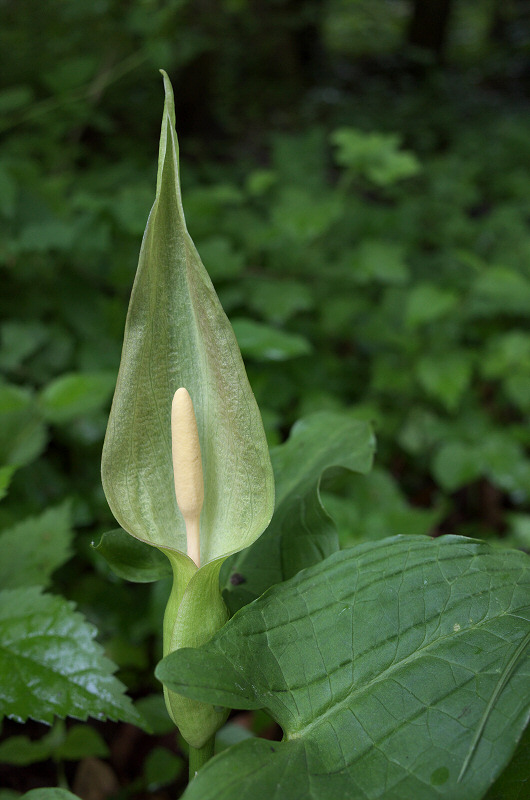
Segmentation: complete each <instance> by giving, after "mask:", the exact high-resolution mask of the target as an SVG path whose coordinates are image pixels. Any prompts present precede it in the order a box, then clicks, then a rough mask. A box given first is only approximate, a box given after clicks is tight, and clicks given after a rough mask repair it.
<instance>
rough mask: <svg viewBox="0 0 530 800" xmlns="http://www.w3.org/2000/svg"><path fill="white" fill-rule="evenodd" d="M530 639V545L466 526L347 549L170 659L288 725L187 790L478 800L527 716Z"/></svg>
mask: <svg viewBox="0 0 530 800" xmlns="http://www.w3.org/2000/svg"><path fill="white" fill-rule="evenodd" d="M529 641H530V569H529V559H528V556H527V555H525V554H524V553H521V552H518V551H499V550H497V549H493V548H490V547H489V546H488V545H486V544H484V543H481V542H476V541H473V540H471V539H464V538H461V537H452V536H451V537H442V538H439V539H435V540H431V539H428V538H427V537H419V536H418V537H417V536H413V537H395V538H393V539H386V540H383V541H380V542H376V543H370V544H364V545H360V546H358V547H354V548H351V549H349V550H345V551H342V552H339V553H335V554H334V555H332V556H330V557H329V558H328V559H327V560H326V561H323V562H321V563H320V564H318V565H316V566H314V567H311V568H309V569H307V570H304V571H302V572H301V573H299V574H298V575H297V576H295V577H294V578H292V579H291V580H290V581H287V582H286V583H284V584H280V585H279V586H275V587H273V588H272V589H271V590H269V591H268V592H267V593H266V594H265V595H264V596H263V597H261V598H259V599H258V600H256V601H255V602H254V603H251V604H250V605H248V606H246V607H245V608H243V609H241V611H239V612H238V613H237V614H236V615H235V616H234V617H233V618H232V619H231V620H230V622H229V623H228V624H227V625H226V626H225V627H224V628H223V629H222V630H221V631H219V632H218V633H217V634H216V635H215V636H214V637H213V638H212V640H211V641H210V642H208V643H207V644H206V645H204V646H203V647H201V648H199V649H197V650H190V649H188V650H181V651H179V652H176V653H173V654H172V655H170V656H169V657H168V658H166V659H165V660H164V661H162V662H161V664H160V665H159V666H158V668H157V675H158V677H159V678H160V679H161V680H163V681H164V682H165V683H166V684H168V685H169V686H171V688H172V689H173V690H174V691H178V692H182V693H185V694H186V695H188V696H190V697H194V698H200V699H202V700H205V701H208V702H210V703H217V704H219V705H226V706H231V707H237V708H246V709H256V708H266V709H267V710H268V711H269V713H270V714H271V715H272V716H273V717H274V719H276V720H277V721H278V722H279V724H280V725H281V726H282V728H283V730H284V739H283V741H282V742H278V743H276V742H274V743H271V742H266V741H264V740H261V739H254V740H250V741H248V742H243V743H242V744H240V745H236V746H235V747H233V748H232V749H230V750H228V751H226V752H225V753H222V754H220V755H219V756H217V757H216V758H214V759H213V760H212V761H210V762H209V763H208V764H207V765H206V766H205V767H204V768H203V769H202V770H201V771H200V772H199V775H198V777H197V778H196V779H195V780H194V781H193V782H192V784H191V785H190V787H189V789H188V790H187V791H186V793H185V797H186V799H187V800H196V798H201V800H213V798H215V799H216V800H228V798H232V797H234V796H238V797H247V796H256V797H271V798H272V797H276V798H280V797H282V798H284V797H285V798H289V800H293V799H294V798H300V799H301V798H308V799H309V800H328V798H329V800H338V799H339V800H346V798H347V799H348V800H361V799H362V800H368V798H370V800H374V798H384V800H410V798H415V799H416V798H417V799H418V800H431V798H438V797H447V798H451V800H478V798H481V797H482V796H483V794H484V793H485V792H486V790H487V788H488V786H489V785H490V784H491V783H492V782H493V780H494V779H495V778H496V776H497V775H498V774H499V773H500V771H501V770H502V769H503V767H504V766H505V765H506V764H507V763H508V761H509V759H510V757H511V756H512V754H513V752H514V749H515V747H516V744H517V741H518V739H519V738H520V736H521V734H522V731H523V729H524V727H525V725H526V723H527V721H528V717H529V711H530V659H529V658H528V649H529V648H528V645H529ZM466 764H467V767H466V768H465V769H464V770H463V768H464V766H465V765H466ZM462 771H463V775H462V776H461V774H462ZM460 776H461V780H460V781H459V777H460ZM251 793H252V795H251Z"/></svg>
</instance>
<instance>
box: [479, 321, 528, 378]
mask: <svg viewBox="0 0 530 800" xmlns="http://www.w3.org/2000/svg"><path fill="white" fill-rule="evenodd" d="M481 368H482V373H483V375H484V377H486V378H503V377H505V376H509V375H510V374H511V373H512V372H515V371H517V372H518V373H519V375H523V374H525V373H526V375H530V334H529V333H526V332H525V331H522V330H513V331H510V332H509V333H504V334H501V335H497V336H495V337H492V339H490V341H489V342H488V347H487V350H486V352H485V354H484V358H483V360H482V365H481Z"/></svg>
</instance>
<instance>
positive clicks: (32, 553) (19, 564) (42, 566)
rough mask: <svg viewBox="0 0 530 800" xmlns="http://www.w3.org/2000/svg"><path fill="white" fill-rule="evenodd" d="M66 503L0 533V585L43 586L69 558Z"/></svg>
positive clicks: (68, 522)
mask: <svg viewBox="0 0 530 800" xmlns="http://www.w3.org/2000/svg"><path fill="white" fill-rule="evenodd" d="M71 541H72V523H71V512H70V504H69V503H63V504H62V505H60V506H56V507H55V508H49V509H48V510H47V511H45V512H44V513H43V514H40V516H38V517H29V518H27V519H25V520H23V521H22V522H19V523H18V524H17V525H14V526H13V527H12V528H9V529H8V530H5V531H2V533H0V552H1V553H2V559H1V560H0V586H1V587H2V589H16V588H17V587H19V586H37V585H39V586H46V585H47V584H48V583H49V581H50V578H51V575H52V573H53V572H54V571H55V570H56V569H57V568H58V567H60V566H61V564H64V563H65V562H66V561H68V559H69V558H70V556H71V554H72V553H71Z"/></svg>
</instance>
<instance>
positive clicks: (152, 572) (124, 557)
mask: <svg viewBox="0 0 530 800" xmlns="http://www.w3.org/2000/svg"><path fill="white" fill-rule="evenodd" d="M92 546H93V548H94V550H96V552H98V553H99V554H100V555H101V556H103V558H104V559H105V560H106V562H107V563H108V565H109V567H110V568H111V569H112V571H113V572H115V573H116V575H118V577H120V578H123V579H124V580H126V581H134V582H137V583H151V582H152V581H157V580H158V579H159V578H163V577H165V576H167V575H172V574H173V571H172V569H171V564H170V563H169V560H168V559H167V558H166V556H165V555H164V554H163V553H161V552H160V550H158V549H157V548H156V547H151V545H149V544H146V543H145V542H141V541H140V540H139V539H135V538H134V537H133V536H131V535H130V534H129V533H127V532H126V531H124V530H123V529H122V528H117V529H116V530H113V531H107V532H106V533H104V534H103V535H102V537H101V539H100V540H99V542H98V544H96V545H94V544H93V545H92Z"/></svg>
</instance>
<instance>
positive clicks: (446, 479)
mask: <svg viewBox="0 0 530 800" xmlns="http://www.w3.org/2000/svg"><path fill="white" fill-rule="evenodd" d="M482 469H483V462H482V457H481V454H480V452H479V451H478V450H477V449H476V448H475V447H474V446H473V445H469V444H464V443H462V442H446V443H445V444H443V445H442V446H441V447H440V449H439V450H438V451H437V453H436V454H435V456H434V459H433V462H432V471H433V475H434V478H435V480H436V481H437V482H438V483H439V484H440V485H441V486H442V487H443V488H444V489H446V490H447V491H449V492H454V491H455V490H456V489H460V488H461V487H462V486H466V485H467V484H469V483H473V481H476V480H477V478H480V476H481V475H482Z"/></svg>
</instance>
